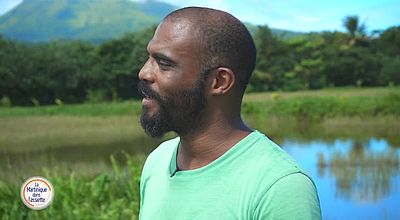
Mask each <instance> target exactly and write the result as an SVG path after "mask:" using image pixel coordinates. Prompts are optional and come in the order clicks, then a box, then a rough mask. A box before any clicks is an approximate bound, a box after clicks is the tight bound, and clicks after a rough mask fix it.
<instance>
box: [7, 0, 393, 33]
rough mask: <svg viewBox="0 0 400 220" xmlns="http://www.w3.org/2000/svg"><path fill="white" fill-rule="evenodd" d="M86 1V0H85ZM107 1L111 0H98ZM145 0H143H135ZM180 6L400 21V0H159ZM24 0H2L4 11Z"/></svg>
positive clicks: (247, 14) (295, 23) (306, 20)
mask: <svg viewBox="0 0 400 220" xmlns="http://www.w3.org/2000/svg"><path fill="white" fill-rule="evenodd" d="M82 1H84V0H82ZM97 1H107V0H97ZM132 1H143V0H132ZM159 1H162V2H167V3H170V4H173V5H176V6H178V7H185V6H204V7H211V8H216V9H220V10H224V11H227V12H229V13H231V14H233V15H234V16H236V17H237V18H239V19H240V20H242V21H245V22H250V23H253V24H256V25H268V26H269V27H272V28H279V29H286V30H292V31H301V32H309V31H335V30H337V31H344V28H343V26H342V20H343V18H344V17H346V16H349V15H357V16H358V17H359V18H360V20H361V21H362V22H364V23H365V24H366V26H367V31H369V32H371V31H373V30H384V29H387V28H388V27H391V26H398V25H400V0H335V1H333V0H159ZM21 2H22V0H0V15H2V14H4V13H6V12H7V11H9V10H11V9H12V8H14V7H15V6H16V5H18V4H19V3H21Z"/></svg>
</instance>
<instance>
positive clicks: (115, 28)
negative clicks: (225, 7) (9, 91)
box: [0, 0, 304, 42]
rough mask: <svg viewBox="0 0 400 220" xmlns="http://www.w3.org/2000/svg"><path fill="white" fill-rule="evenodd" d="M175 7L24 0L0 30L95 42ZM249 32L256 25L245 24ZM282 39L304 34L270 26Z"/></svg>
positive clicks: (151, 2)
mask: <svg viewBox="0 0 400 220" xmlns="http://www.w3.org/2000/svg"><path fill="white" fill-rule="evenodd" d="M176 8H177V7H175V6H173V5H170V4H167V3H163V2H158V1H155V0H147V1H144V2H133V1H130V0H24V1H23V2H22V3H21V4H19V5H18V6H17V7H15V8H14V9H13V10H11V11H9V12H8V13H6V14H4V15H3V16H1V17H0V33H1V34H2V35H4V36H6V37H8V38H11V39H15V40H21V41H29V42H39V41H50V40H54V39H74V40H77V39H79V40H89V41H94V42H99V41H103V40H107V39H110V38H115V37H120V36H122V35H123V34H124V33H126V32H135V31H140V30H143V29H145V28H147V27H150V26H151V25H155V24H157V23H158V22H160V21H161V20H162V18H163V17H165V15H167V14H168V13H169V12H171V11H173V10H175V9H176ZM246 26H247V27H248V28H249V29H250V32H253V31H254V30H256V26H254V25H252V24H248V23H246ZM271 30H272V33H274V34H276V35H277V36H279V37H282V38H284V39H287V38H291V37H295V36H298V35H304V33H298V32H292V31H286V30H280V29H273V28H272V29H271Z"/></svg>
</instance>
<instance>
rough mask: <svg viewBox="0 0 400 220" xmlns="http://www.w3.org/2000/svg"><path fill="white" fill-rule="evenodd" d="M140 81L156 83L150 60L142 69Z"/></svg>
mask: <svg viewBox="0 0 400 220" xmlns="http://www.w3.org/2000/svg"><path fill="white" fill-rule="evenodd" d="M139 79H140V80H142V81H147V82H153V81H154V74H153V68H151V64H150V59H148V60H147V61H146V63H145V64H144V65H143V67H142V69H140V71H139Z"/></svg>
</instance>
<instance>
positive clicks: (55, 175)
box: [0, 154, 144, 220]
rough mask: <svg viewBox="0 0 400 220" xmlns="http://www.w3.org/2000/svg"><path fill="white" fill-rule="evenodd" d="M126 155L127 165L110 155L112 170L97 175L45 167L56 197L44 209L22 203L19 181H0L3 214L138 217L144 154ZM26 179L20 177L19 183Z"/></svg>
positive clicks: (7, 216) (18, 216)
mask: <svg viewBox="0 0 400 220" xmlns="http://www.w3.org/2000/svg"><path fill="white" fill-rule="evenodd" d="M125 155H126V166H121V165H120V164H118V163H117V162H116V160H115V158H114V157H113V156H111V159H110V160H111V163H112V168H113V169H112V171H111V172H104V173H102V174H100V175H97V176H95V177H85V176H82V175H76V174H75V173H74V172H72V173H69V174H68V175H66V174H63V173H65V172H60V171H59V170H57V169H62V168H53V169H51V170H49V169H45V170H43V173H44V176H45V177H46V178H47V179H49V180H50V181H51V182H52V184H53V186H54V192H55V196H54V200H53V202H52V204H51V205H50V206H49V207H47V208H46V209H44V210H41V211H34V210H30V209H28V208H27V207H25V205H24V204H23V203H22V201H21V199H20V195H19V190H20V185H15V184H11V183H6V182H3V181H0V198H1V199H0V217H1V219H2V220H8V219H10V220H14V219H107V220H108V219H138V212H139V181H140V172H141V168H142V165H143V162H144V156H142V157H140V156H136V157H133V156H129V155H128V154H125ZM23 181H24V180H22V179H21V182H20V184H22V183H23Z"/></svg>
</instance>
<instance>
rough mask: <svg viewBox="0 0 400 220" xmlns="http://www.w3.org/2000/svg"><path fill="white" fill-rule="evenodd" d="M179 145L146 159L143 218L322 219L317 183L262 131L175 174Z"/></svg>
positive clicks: (165, 146)
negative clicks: (199, 163) (205, 163)
mask: <svg viewBox="0 0 400 220" xmlns="http://www.w3.org/2000/svg"><path fill="white" fill-rule="evenodd" d="M178 145H179V138H175V139H172V140H169V141H166V142H164V143H162V144H161V145H160V146H159V147H158V148H157V149H155V150H154V151H153V152H152V153H151V154H150V156H149V157H148V158H147V160H146V163H145V165H144V168H143V172H142V177H141V182H140V197H141V201H140V219H142V220H147V219H149V220H150V219H151V220H154V219H321V210H320V206H319V199H318V195H317V190H316V188H315V185H314V183H313V182H312V181H311V179H310V178H309V177H308V176H306V175H305V174H304V173H303V171H302V170H301V169H300V168H299V167H298V165H297V164H296V162H294V161H293V160H292V159H291V157H290V156H289V155H288V154H287V153H285V152H284V151H283V150H282V149H281V148H280V147H279V146H277V145H276V144H275V143H273V142H272V141H271V140H269V139H268V138H267V137H266V136H265V135H263V134H261V133H260V132H258V131H253V132H252V133H251V134H249V135H248V136H247V137H245V138H244V139H242V140H241V141H240V142H238V143H237V144H236V145H235V146H234V147H232V148H231V149H229V150H228V151H227V152H225V154H223V155H222V156H221V157H219V158H218V159H216V160H215V161H213V162H212V163H210V164H208V165H206V166H204V167H201V168H198V169H194V170H185V171H178V172H176V173H174V172H175V170H176V155H177V149H178Z"/></svg>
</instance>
